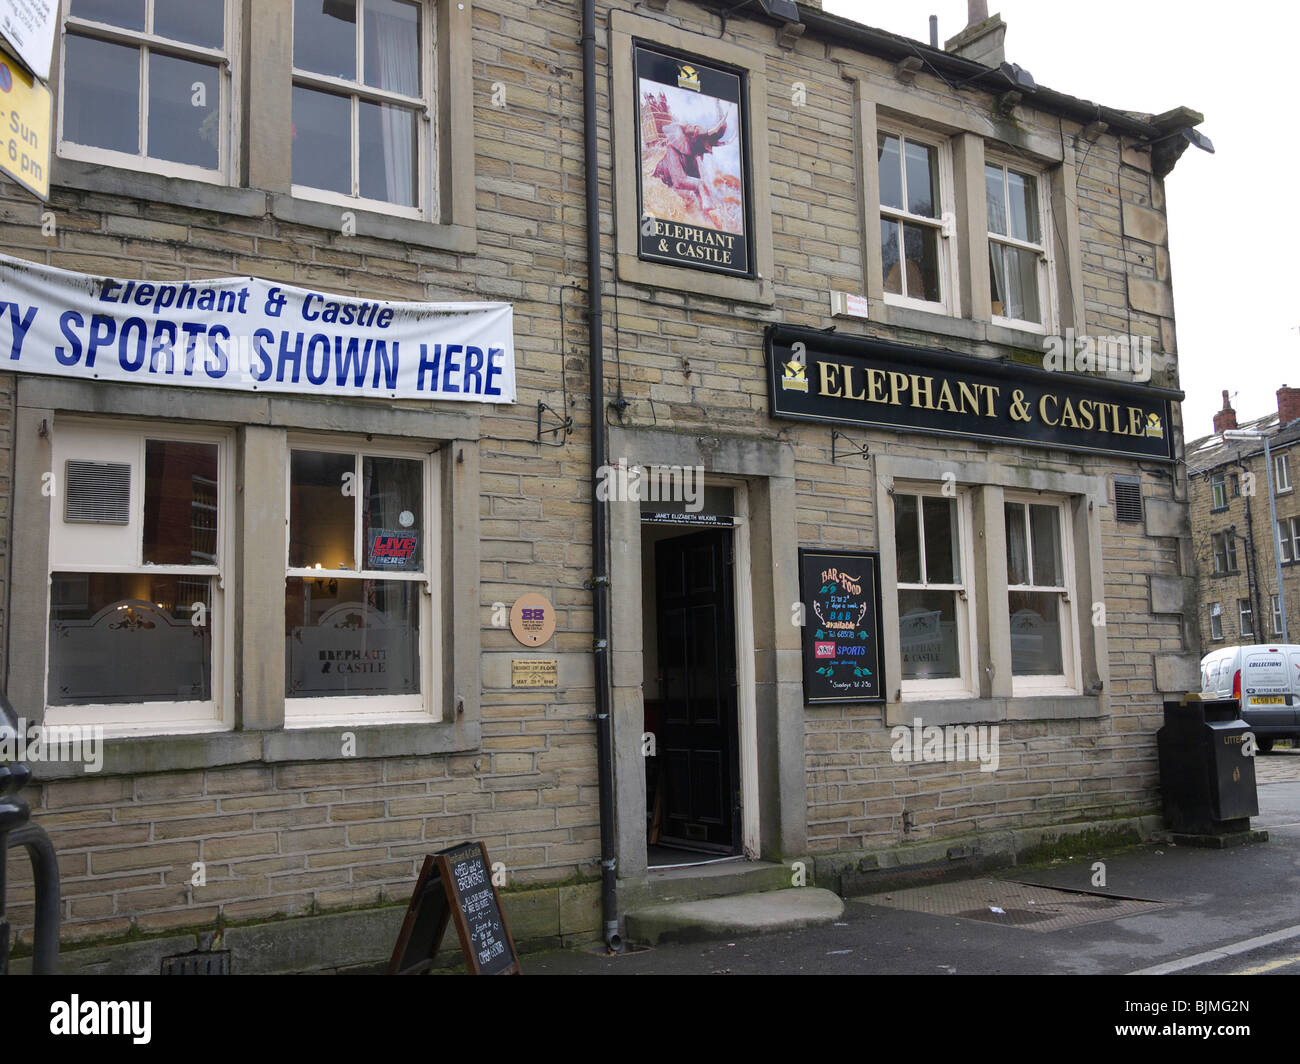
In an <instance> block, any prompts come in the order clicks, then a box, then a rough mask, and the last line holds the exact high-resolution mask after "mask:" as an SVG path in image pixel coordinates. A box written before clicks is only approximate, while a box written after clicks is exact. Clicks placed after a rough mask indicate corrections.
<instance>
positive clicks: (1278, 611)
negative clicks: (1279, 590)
mask: <svg viewBox="0 0 1300 1064" xmlns="http://www.w3.org/2000/svg"><path fill="white" fill-rule="evenodd" d="M1269 606H1270V607H1272V610H1273V634H1274V635H1281V634H1282V602H1281V600H1280V599H1279V598H1278V597H1277V596H1276V595H1269Z"/></svg>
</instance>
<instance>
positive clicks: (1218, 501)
mask: <svg viewBox="0 0 1300 1064" xmlns="http://www.w3.org/2000/svg"><path fill="white" fill-rule="evenodd" d="M1210 493H1211V501H1210V512H1211V513H1215V512H1217V511H1219V510H1226V509H1227V508H1228V475H1227V474H1226V473H1212V474H1211V475H1210Z"/></svg>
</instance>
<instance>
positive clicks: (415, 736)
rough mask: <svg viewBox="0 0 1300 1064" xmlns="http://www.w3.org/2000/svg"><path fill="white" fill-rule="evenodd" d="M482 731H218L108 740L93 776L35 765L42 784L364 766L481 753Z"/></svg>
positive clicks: (415, 727)
mask: <svg viewBox="0 0 1300 1064" xmlns="http://www.w3.org/2000/svg"><path fill="white" fill-rule="evenodd" d="M344 732H348V733H350V734H351V735H353V736H354V737H355V739H356V750H355V753H350V754H347V755H345V754H344V753H343V734H344ZM478 747H479V726H478V724H477V723H474V724H456V723H453V722H448V721H442V722H439V723H437V724H394V725H359V726H356V727H352V728H344V727H338V728H293V729H288V730H278V731H214V732H206V733H202V734H190V735H150V736H131V737H124V738H115V739H105V740H104V746H103V759H104V760H103V767H102V768H101V769H100V770H99V771H98V772H87V771H86V768H85V766H84V765H83V764H81V763H73V762H37V763H34V764H32V765H31V766H30V767H31V769H32V776H33V778H34V779H35V780H36V782H38V783H39V782H44V781H46V780H56V779H74V778H80V777H83V776H84V777H86V778H90V779H96V778H103V777H105V776H135V775H142V774H145V773H152V772H181V771H185V770H190V769H203V768H220V767H223V766H235V765H248V764H256V763H264V764H277V763H284V762H289V761H345V760H349V761H350V760H356V761H364V760H369V759H374V758H386V757H417V756H420V755H423V754H451V753H463V752H466V751H471V750H477V749H478Z"/></svg>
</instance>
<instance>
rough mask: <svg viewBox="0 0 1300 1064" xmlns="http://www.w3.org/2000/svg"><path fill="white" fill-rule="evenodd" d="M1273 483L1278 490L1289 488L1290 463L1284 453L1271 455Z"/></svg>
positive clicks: (1287, 489) (1288, 489)
mask: <svg viewBox="0 0 1300 1064" xmlns="http://www.w3.org/2000/svg"><path fill="white" fill-rule="evenodd" d="M1273 483H1274V485H1275V490H1277V491H1278V492H1283V491H1290V490H1291V464H1290V462H1288V461H1287V456H1286V455H1284V454H1275V455H1274V456H1273Z"/></svg>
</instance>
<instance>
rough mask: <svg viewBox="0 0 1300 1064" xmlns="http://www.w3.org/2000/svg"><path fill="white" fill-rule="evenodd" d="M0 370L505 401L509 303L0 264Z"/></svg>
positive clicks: (511, 358) (510, 382) (3, 260)
mask: <svg viewBox="0 0 1300 1064" xmlns="http://www.w3.org/2000/svg"><path fill="white" fill-rule="evenodd" d="M0 369H7V370H11V371H14V372H18V373H43V374H49V375H51V376H58V377H72V378H76V379H79V380H105V381H124V382H129V383H133V384H176V385H181V386H182V387H187V388H223V389H230V390H234V391H250V392H293V393H297V394H302V395H334V396H343V395H346V396H352V397H354V398H355V397H364V398H376V399H378V398H383V399H451V400H459V401H462V402H472V403H513V402H514V401H515V345H514V315H513V309H512V307H511V305H510V304H509V303H394V302H388V301H386V300H377V299H363V298H360V297H357V296H336V295H328V294H326V293H324V292H317V291H314V290H312V289H309V288H295V287H293V286H291V285H284V284H272V283H271V282H269V281H262V280H258V279H256V278H253V277H239V278H224V279H221V280H212V281H123V280H118V279H115V278H111V277H91V276H87V275H85V274H80V273H69V272H68V271H66V270H56V269H53V268H51V267H49V266H41V265H37V264H35V263H31V262H27V261H25V260H22V259H13V258H9V257H6V256H3V255H0Z"/></svg>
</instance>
